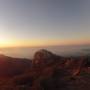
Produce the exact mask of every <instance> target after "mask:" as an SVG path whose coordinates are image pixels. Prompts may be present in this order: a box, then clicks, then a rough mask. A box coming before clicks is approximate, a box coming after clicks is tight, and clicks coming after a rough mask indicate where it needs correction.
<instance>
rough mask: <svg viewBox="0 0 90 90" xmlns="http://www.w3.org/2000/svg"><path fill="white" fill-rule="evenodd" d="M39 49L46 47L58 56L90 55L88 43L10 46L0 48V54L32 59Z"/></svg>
mask: <svg viewBox="0 0 90 90" xmlns="http://www.w3.org/2000/svg"><path fill="white" fill-rule="evenodd" d="M40 49H46V50H48V51H51V52H52V53H54V54H57V55H60V56H77V55H81V56H83V55H90V45H69V46H42V47H10V48H0V54H2V55H6V56H10V57H15V58H29V59H33V57H34V54H35V52H37V51H38V50H40Z"/></svg>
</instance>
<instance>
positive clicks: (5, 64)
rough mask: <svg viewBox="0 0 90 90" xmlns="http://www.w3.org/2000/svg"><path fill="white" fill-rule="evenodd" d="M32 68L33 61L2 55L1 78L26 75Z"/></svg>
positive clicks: (0, 56)
mask: <svg viewBox="0 0 90 90" xmlns="http://www.w3.org/2000/svg"><path fill="white" fill-rule="evenodd" d="M30 67H31V60H29V59H24V58H13V57H8V56H5V55H0V78H2V77H3V78H8V77H12V76H15V75H19V74H22V73H24V72H25V71H26V70H27V69H29V68H30Z"/></svg>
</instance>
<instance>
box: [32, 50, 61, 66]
mask: <svg viewBox="0 0 90 90" xmlns="http://www.w3.org/2000/svg"><path fill="white" fill-rule="evenodd" d="M58 59H60V56H56V55H55V54H53V53H52V52H49V51H47V50H44V49H42V50H39V51H37V52H36V53H35V55H34V59H33V65H34V66H44V65H47V64H50V63H52V62H54V61H55V60H58Z"/></svg>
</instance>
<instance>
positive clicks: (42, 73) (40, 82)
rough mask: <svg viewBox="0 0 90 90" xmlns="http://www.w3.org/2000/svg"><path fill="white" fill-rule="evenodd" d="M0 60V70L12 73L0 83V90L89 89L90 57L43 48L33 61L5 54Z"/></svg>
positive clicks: (6, 73)
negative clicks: (67, 55)
mask: <svg viewBox="0 0 90 90" xmlns="http://www.w3.org/2000/svg"><path fill="white" fill-rule="evenodd" d="M0 62H1V63H0V64H1V65H0V70H1V71H0V73H3V74H4V77H5V75H6V76H10V75H12V77H11V78H9V79H8V80H7V79H6V80H5V79H4V81H3V80H2V81H1V82H0V90H90V57H89V56H83V57H62V56H58V55H56V54H54V53H52V52H50V51H47V50H44V49H42V50H39V51H37V52H36V53H35V55H34V57H33V60H32V64H31V61H30V60H28V59H18V58H11V57H7V56H0ZM5 70H6V71H5ZM2 71H4V72H2ZM18 72H19V73H18ZM8 73H9V74H8ZM1 76H2V74H1Z"/></svg>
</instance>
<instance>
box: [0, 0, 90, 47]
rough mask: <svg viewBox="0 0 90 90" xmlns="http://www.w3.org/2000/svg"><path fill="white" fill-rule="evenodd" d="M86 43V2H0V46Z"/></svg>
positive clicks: (89, 1) (89, 38) (89, 17)
mask: <svg viewBox="0 0 90 90" xmlns="http://www.w3.org/2000/svg"><path fill="white" fill-rule="evenodd" d="M79 44H82V45H83V44H90V0H0V47H14V46H15V47H19V46H25V47H26V46H49V45H79Z"/></svg>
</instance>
